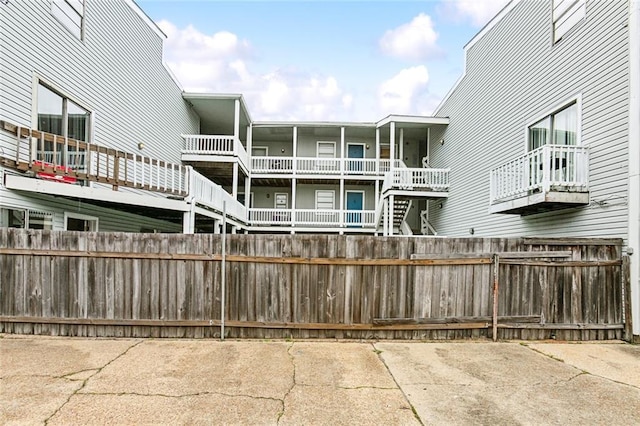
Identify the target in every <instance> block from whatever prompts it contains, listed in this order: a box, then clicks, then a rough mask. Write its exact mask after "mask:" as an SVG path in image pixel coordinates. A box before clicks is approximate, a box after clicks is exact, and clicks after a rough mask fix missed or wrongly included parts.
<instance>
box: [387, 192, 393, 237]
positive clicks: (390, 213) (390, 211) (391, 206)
mask: <svg viewBox="0 0 640 426" xmlns="http://www.w3.org/2000/svg"><path fill="white" fill-rule="evenodd" d="M388 199H389V216H388V217H387V219H388V220H389V235H393V208H394V196H393V194H392V195H389V198H388Z"/></svg>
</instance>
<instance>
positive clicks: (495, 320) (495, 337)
mask: <svg viewBox="0 0 640 426" xmlns="http://www.w3.org/2000/svg"><path fill="white" fill-rule="evenodd" d="M492 263H493V321H492V323H493V341H494V342H495V341H497V340H498V288H499V280H498V274H499V268H500V259H499V257H498V255H497V254H494V255H493V262H492Z"/></svg>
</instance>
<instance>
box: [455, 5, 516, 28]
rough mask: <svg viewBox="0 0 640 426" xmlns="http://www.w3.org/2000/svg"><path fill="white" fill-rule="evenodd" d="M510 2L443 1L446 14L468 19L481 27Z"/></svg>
mask: <svg viewBox="0 0 640 426" xmlns="http://www.w3.org/2000/svg"><path fill="white" fill-rule="evenodd" d="M509 1H510V0H445V3H446V6H447V7H446V9H448V10H447V13H450V12H452V13H453V14H454V15H455V17H456V18H457V19H468V20H469V21H471V23H472V24H473V25H475V26H477V27H481V26H483V25H484V24H486V23H487V22H489V20H491V18H493V17H494V16H495V15H496V14H497V13H498V12H500V10H502V8H503V7H504V6H505V5H506V4H507V3H509Z"/></svg>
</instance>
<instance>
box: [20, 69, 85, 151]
mask: <svg viewBox="0 0 640 426" xmlns="http://www.w3.org/2000/svg"><path fill="white" fill-rule="evenodd" d="M41 84H42V85H43V86H45V87H46V88H48V89H49V90H51V91H52V92H54V93H56V94H58V95H60V96H61V97H63V98H66V99H68V100H70V101H71V102H73V103H74V104H76V105H78V106H79V107H80V108H83V109H84V110H86V111H87V112H88V113H89V129H88V132H87V133H88V139H89V140H88V141H87V142H88V143H93V129H94V126H93V121H94V118H95V110H93V109H92V108H90V107H88V106H87V104H85V103H84V102H82V101H80V100H78V98H76V97H75V96H72V95H70V94H69V93H68V92H65V91H64V90H60V87H59V86H58V85H56V84H53V83H52V82H51V81H49V80H47V79H45V78H44V77H42V76H40V75H38V74H35V75H34V76H33V87H32V93H31V98H32V99H33V104H32V107H31V127H32V128H33V129H37V128H38V86H39V85H41Z"/></svg>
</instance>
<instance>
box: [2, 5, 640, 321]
mask: <svg viewBox="0 0 640 426" xmlns="http://www.w3.org/2000/svg"><path fill="white" fill-rule="evenodd" d="M639 15H640V12H639V2H638V0H625V1H615V2H609V1H598V0H548V1H526V0H513V1H511V2H510V3H509V4H508V5H507V6H506V7H505V8H504V9H503V10H502V11H501V12H500V13H499V14H498V15H497V16H496V17H494V19H493V20H492V21H491V22H489V24H487V25H486V26H485V27H484V28H483V29H482V30H481V31H480V32H479V33H478V34H477V35H476V36H475V37H474V38H473V39H472V40H471V41H470V42H469V43H468V44H467V46H466V47H465V52H464V54H465V59H466V60H465V71H464V74H463V75H462V76H461V77H460V79H459V81H458V82H457V84H456V85H455V86H454V87H453V88H452V90H451V91H450V92H449V94H448V95H447V97H446V98H445V99H444V100H443V102H442V103H441V105H440V106H439V107H438V108H437V109H436V111H435V113H434V114H433V116H431V117H412V116H401V115H390V116H388V117H385V118H383V119H381V120H380V121H378V122H371V123H347V122H344V123H341V122H332V123H325V122H259V121H254V120H253V119H252V118H251V115H250V112H249V108H248V106H247V105H246V103H245V101H244V99H243V97H242V95H240V94H226V95H223V94H208V93H204V94H203V93H188V92H185V91H184V90H182V88H181V87H180V85H179V83H178V82H177V81H176V80H175V78H174V77H173V76H172V75H171V72H170V71H169V70H168V69H167V68H166V67H165V66H164V64H163V62H162V44H163V39H164V35H163V34H162V32H161V31H160V30H159V29H158V27H157V26H156V25H155V24H154V23H153V22H152V21H151V20H150V19H149V18H148V17H147V16H146V15H145V14H144V12H143V11H142V10H141V9H140V8H139V7H138V6H137V5H136V4H135V3H134V2H133V1H131V0H122V1H118V2H115V1H114V2H100V1H91V0H89V1H80V0H39V1H29V2H19V1H10V2H8V3H0V40H1V41H0V43H1V52H2V61H0V89H1V90H0V175H2V180H1V181H0V226H11V227H26V228H37V229H67V230H90V231H126V232H185V233H193V232H214V233H216V232H220V231H221V225H222V223H223V220H224V221H226V222H227V224H228V227H229V231H232V232H265V233H278V232H280V233H300V232H314V233H343V234H344V233H347V234H360V233H369V234H376V235H439V236H450V237H454V236H549V237H613V238H621V239H623V241H624V250H625V252H626V253H628V254H630V255H631V281H632V295H631V296H632V302H633V303H632V306H633V317H634V320H635V324H636V325H635V328H634V333H635V334H640V281H639V280H640V269H639V264H640V262H638V261H637V257H638V255H639V254H640V230H639V229H640V205H639V203H640V182H639V180H640V171H639V168H640V106H639V104H640V100H639V99H640V46H639V42H640V17H639ZM634 251H635V253H634Z"/></svg>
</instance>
